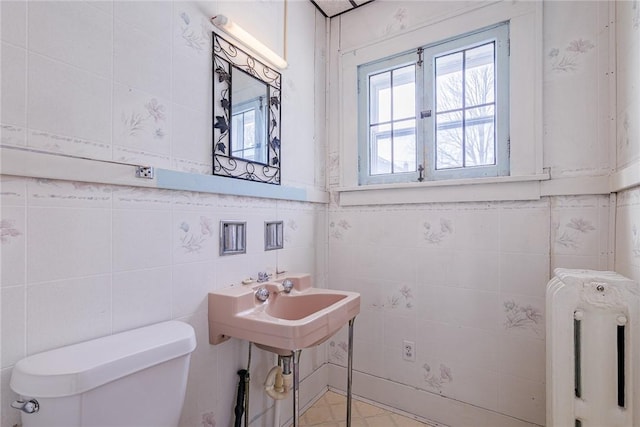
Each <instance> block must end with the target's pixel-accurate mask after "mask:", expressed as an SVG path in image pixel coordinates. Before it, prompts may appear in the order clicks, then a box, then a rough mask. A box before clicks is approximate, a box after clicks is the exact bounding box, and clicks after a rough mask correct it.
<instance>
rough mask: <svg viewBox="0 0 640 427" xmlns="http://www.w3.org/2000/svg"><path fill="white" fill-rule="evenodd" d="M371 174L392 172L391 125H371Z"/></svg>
mask: <svg viewBox="0 0 640 427" xmlns="http://www.w3.org/2000/svg"><path fill="white" fill-rule="evenodd" d="M369 134H370V136H369V141H370V147H369V148H370V150H369V152H370V160H369V166H370V170H371V172H370V174H371V175H379V174H383V173H391V161H392V160H391V125H380V126H371V130H370V132H369Z"/></svg>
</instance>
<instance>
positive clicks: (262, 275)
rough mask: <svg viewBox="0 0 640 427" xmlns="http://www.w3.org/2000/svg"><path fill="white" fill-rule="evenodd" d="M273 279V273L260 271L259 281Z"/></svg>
mask: <svg viewBox="0 0 640 427" xmlns="http://www.w3.org/2000/svg"><path fill="white" fill-rule="evenodd" d="M269 279H271V274H269V273H267V272H266V271H260V272H258V283H263V282H268V281H269Z"/></svg>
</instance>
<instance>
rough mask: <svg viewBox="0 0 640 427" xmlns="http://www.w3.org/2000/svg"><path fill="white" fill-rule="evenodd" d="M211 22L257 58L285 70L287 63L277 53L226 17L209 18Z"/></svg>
mask: <svg viewBox="0 0 640 427" xmlns="http://www.w3.org/2000/svg"><path fill="white" fill-rule="evenodd" d="M211 22H213V24H214V25H215V26H216V27H218V28H220V29H222V30H223V31H224V32H225V33H227V34H229V35H230V36H232V37H233V38H235V39H236V40H238V41H239V42H241V43H242V44H244V45H245V46H247V47H248V48H249V49H251V50H252V51H254V52H255V53H256V54H258V56H260V57H262V58H263V59H265V60H266V61H268V62H269V63H271V64H273V65H275V66H276V67H278V68H280V69H281V70H284V69H285V68H287V66H288V64H287V61H285V60H284V59H282V58H281V57H280V56H279V55H278V54H277V53H275V52H274V51H272V50H271V49H269V48H268V47H267V46H265V45H264V44H262V42H260V41H259V40H258V39H256V38H255V37H253V36H252V35H251V34H249V33H248V32H246V31H245V30H244V29H243V28H242V27H241V26H239V25H238V24H236V23H235V22H233V21H232V20H230V19H229V18H227V17H226V16H224V15H216V16H214V17H213V18H211Z"/></svg>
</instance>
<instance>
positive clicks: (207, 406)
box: [0, 176, 326, 427]
mask: <svg viewBox="0 0 640 427" xmlns="http://www.w3.org/2000/svg"><path fill="white" fill-rule="evenodd" d="M1 184H2V187H1V191H0V193H1V194H0V196H1V198H2V210H1V218H0V220H1V221H2V225H1V232H2V243H1V244H2V263H3V265H2V283H1V284H2V287H1V288H0V291H1V292H2V296H1V298H2V300H1V301H2V328H3V329H2V337H3V342H2V368H3V385H2V386H3V387H4V389H3V393H4V392H5V390H6V394H3V399H6V400H10V399H11V398H14V397H15V395H14V394H13V393H12V392H11V391H9V389H8V381H9V377H10V372H11V367H12V366H13V365H14V364H15V363H16V362H17V361H18V360H19V359H21V358H22V357H24V356H26V355H30V354H34V353H37V352H40V351H45V350H48V349H51V348H55V347H60V346H63V345H67V344H72V343H76V342H80V341H84V340H88V339H91V338H96V337H99V336H103V335H108V334H111V333H116V332H120V331H124V330H128V329H132V328H136V327H139V326H143V325H147V324H151V323H155V322H160V321H163V320H168V319H180V320H183V321H186V322H189V323H190V324H192V325H193V326H194V327H195V328H196V335H197V339H198V347H197V350H196V351H195V353H194V354H193V359H192V365H191V366H192V368H191V372H190V379H189V386H188V391H187V395H188V398H187V401H186V403H185V410H184V412H183V423H182V424H181V425H185V426H199V425H202V422H203V420H204V419H215V420H216V422H217V423H224V422H225V420H229V419H230V418H229V417H231V416H232V412H231V411H228V410H227V409H228V408H231V407H232V406H233V400H234V397H235V395H234V393H229V390H235V388H236V385H237V375H236V374H235V372H236V371H237V370H238V369H240V368H241V367H243V366H245V364H246V360H247V359H246V345H247V344H246V343H243V342H240V341H237V340H232V341H231V342H228V343H225V344H223V345H221V346H211V345H209V344H208V323H207V302H206V295H207V292H208V291H210V290H213V289H216V288H221V287H226V286H230V285H232V284H238V283H239V282H240V281H241V280H242V279H244V278H247V277H250V276H253V277H256V274H257V272H258V270H267V269H269V270H271V271H275V269H276V266H284V267H283V268H285V269H286V270H288V271H309V272H311V273H313V272H314V271H315V270H316V265H315V263H316V260H317V259H322V256H321V255H317V254H316V242H315V231H316V227H317V223H318V222H321V216H319V213H322V210H321V209H317V208H316V207H314V206H313V205H311V204H307V203H289V202H276V201H265V200H260V199H251V198H237V197H228V196H224V197H223V196H218V195H215V194H200V193H191V192H177V191H176V192H174V191H166V190H155V189H139V188H129V187H116V186H108V185H97V184H88V183H80V182H66V181H55V180H39V179H31V178H19V177H10V176H3V177H2V180H1ZM242 206H245V207H248V208H246V209H241V207H242ZM279 215H282V216H283V217H285V216H286V218H287V219H286V220H287V221H288V223H289V227H288V228H287V237H288V242H285V249H283V250H278V251H270V252H265V251H264V229H263V227H264V222H265V221H267V220H276V219H278V216H279ZM220 218H225V219H229V218H233V219H237V220H241V221H247V223H248V226H249V227H250V229H249V230H250V231H249V233H248V237H249V241H248V243H249V244H248V253H247V254H245V255H236V256H227V257H221V256H219V255H218V241H219V235H218V234H219V220H220ZM184 224H187V225H188V227H187V226H186V225H184ZM185 229H187V230H188V232H186V231H185ZM325 233H326V232H325ZM287 251H289V253H287ZM299 267H304V268H305V269H306V270H298V268H299ZM236 354H238V356H236ZM239 355H241V356H239ZM303 360H304V363H303V364H302V365H301V373H302V377H303V378H307V377H309V376H311V375H313V373H314V372H315V371H316V370H318V369H320V368H321V367H322V366H323V364H324V363H325V361H326V351H325V346H321V347H319V348H318V349H315V350H305V352H304V356H303ZM273 363H274V359H273V356H272V355H270V354H268V353H266V352H263V351H262V350H258V349H254V353H253V365H252V366H253V367H252V374H253V375H255V378H263V376H266V373H267V371H268V369H270V368H271V366H272V365H273ZM320 382H322V381H320ZM316 383H317V380H314V381H313V385H312V387H314V389H313V392H311V391H307V392H306V393H310V394H309V395H308V397H307V399H311V398H312V397H313V396H315V394H316V393H318V392H320V391H321V389H322V388H323V387H324V386H325V385H326V381H325V382H324V383H323V385H318V384H319V383H318V384H316ZM260 384H261V380H256V382H255V384H253V385H252V409H251V411H252V416H253V417H255V416H258V415H259V414H263V413H266V412H268V410H269V408H270V407H271V406H272V405H273V401H272V400H271V399H267V398H265V397H264V393H263V391H262V387H261V386H260ZM5 396H6V397H5ZM3 402H4V401H3ZM5 406H6V405H5ZM2 412H3V415H2V416H3V419H2V424H1V425H2V426H3V427H5V426H7V427H10V426H12V425H13V424H15V423H16V422H18V419H17V413H16V412H14V411H9V413H8V414H6V415H5V411H4V410H3V411H2Z"/></svg>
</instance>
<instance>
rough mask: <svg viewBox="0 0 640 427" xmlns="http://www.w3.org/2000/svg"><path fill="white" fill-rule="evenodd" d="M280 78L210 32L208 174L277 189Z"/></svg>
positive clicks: (270, 69)
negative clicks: (210, 147)
mask: <svg viewBox="0 0 640 427" xmlns="http://www.w3.org/2000/svg"><path fill="white" fill-rule="evenodd" d="M280 81H281V76H280V73H278V72H277V71H275V70H273V69H272V68H270V67H269V66H267V65H265V64H264V63H262V62H261V61H259V60H258V59H256V58H254V57H252V56H251V55H249V54H247V53H246V52H245V51H243V50H242V49H240V48H238V47H236V46H234V45H233V44H231V43H230V42H228V41H227V40H225V39H224V38H223V37H221V36H220V35H218V34H216V33H213V174H214V175H221V176H228V177H232V178H239V179H246V180H251V181H258V182H265V183H269V184H277V185H279V184H280V119H281V111H280Z"/></svg>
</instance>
